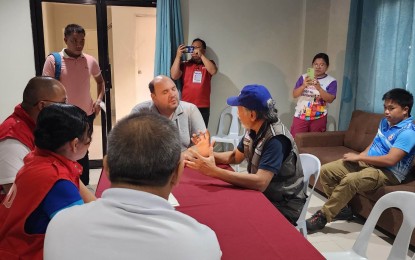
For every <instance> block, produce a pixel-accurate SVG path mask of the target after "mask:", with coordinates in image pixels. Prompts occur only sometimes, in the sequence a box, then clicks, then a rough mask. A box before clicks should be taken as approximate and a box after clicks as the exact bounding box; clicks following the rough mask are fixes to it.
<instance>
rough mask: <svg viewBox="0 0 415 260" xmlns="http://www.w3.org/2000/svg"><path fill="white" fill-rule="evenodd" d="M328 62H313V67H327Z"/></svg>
mask: <svg viewBox="0 0 415 260" xmlns="http://www.w3.org/2000/svg"><path fill="white" fill-rule="evenodd" d="M326 66H327V64H326V63H313V67H317V68H318V67H320V68H324V67H326Z"/></svg>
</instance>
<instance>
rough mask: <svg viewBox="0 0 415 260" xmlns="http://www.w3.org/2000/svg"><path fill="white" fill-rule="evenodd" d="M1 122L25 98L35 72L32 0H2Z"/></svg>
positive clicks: (0, 7)
mask: <svg viewBox="0 0 415 260" xmlns="http://www.w3.org/2000/svg"><path fill="white" fill-rule="evenodd" d="M0 34H1V35H2V37H1V39H2V40H1V41H0V49H1V51H0V78H1V83H0V122H2V121H3V120H4V119H6V117H7V116H8V115H10V114H11V113H12V112H13V108H14V107H15V106H16V104H18V103H20V102H21V101H22V96H23V89H24V88H25V86H26V84H27V82H28V81H29V79H30V78H32V77H33V76H34V75H35V61H34V56H33V38H32V27H31V21H30V8H29V1H0Z"/></svg>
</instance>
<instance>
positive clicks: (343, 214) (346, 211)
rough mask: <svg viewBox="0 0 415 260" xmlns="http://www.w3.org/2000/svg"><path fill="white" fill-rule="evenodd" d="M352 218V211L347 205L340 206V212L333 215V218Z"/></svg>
mask: <svg viewBox="0 0 415 260" xmlns="http://www.w3.org/2000/svg"><path fill="white" fill-rule="evenodd" d="M352 219H353V212H352V209H351V208H349V207H348V206H346V207H344V208H342V209H341V210H340V212H339V213H338V214H337V215H336V216H335V217H334V219H333V221H334V220H352Z"/></svg>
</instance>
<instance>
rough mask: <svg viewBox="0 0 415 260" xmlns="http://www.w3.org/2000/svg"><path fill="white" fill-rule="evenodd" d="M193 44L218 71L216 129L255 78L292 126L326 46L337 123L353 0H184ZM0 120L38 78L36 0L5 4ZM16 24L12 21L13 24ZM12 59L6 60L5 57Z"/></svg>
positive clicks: (0, 28) (1, 9)
mask: <svg viewBox="0 0 415 260" xmlns="http://www.w3.org/2000/svg"><path fill="white" fill-rule="evenodd" d="M181 4H182V16H183V29H184V35H185V41H186V43H190V41H191V40H192V39H193V38H196V37H200V38H202V39H204V40H206V42H207V45H208V50H207V55H208V57H210V58H211V59H213V60H215V62H216V63H217V65H218V67H219V72H218V74H217V75H215V76H214V77H213V80H212V96H211V100H212V111H211V120H210V124H209V129H210V131H211V132H212V133H216V130H217V124H218V118H219V114H220V111H221V110H222V109H223V108H224V107H225V106H226V98H227V97H228V96H231V95H237V94H238V93H239V91H240V89H241V88H242V87H243V86H244V85H246V84H250V83H258V84H264V85H265V86H267V87H268V88H269V89H270V92H271V94H272V96H273V97H274V99H275V100H276V101H277V108H278V109H279V111H280V113H279V114H280V117H281V119H282V121H283V122H284V123H285V124H286V125H287V126H290V125H291V120H292V115H293V109H294V102H295V100H293V99H292V97H291V96H292V95H291V93H292V88H293V86H294V84H295V81H296V80H297V78H298V76H299V75H300V74H301V73H303V72H304V71H305V69H306V68H307V67H308V66H309V64H310V63H311V59H312V57H313V56H314V55H315V54H316V53H317V52H320V51H323V52H327V53H328V54H329V56H330V59H331V61H330V63H331V64H330V68H329V73H330V74H331V75H332V76H334V77H335V78H337V79H338V81H339V86H340V88H339V90H338V98H337V100H335V101H334V103H333V104H332V106H331V107H330V111H329V114H330V115H332V116H333V118H334V120H335V121H337V117H338V111H339V107H340V96H341V83H342V78H343V66H344V52H345V45H346V37H347V25H348V14H349V5H350V0H331V1H328V0H278V1H276V0H257V1H251V0H227V1H222V0H210V1H205V0H181ZM0 21H1V22H2V23H1V24H0V32H1V33H2V35H4V36H5V38H3V39H7V40H3V41H1V42H0V48H2V50H3V51H2V52H1V65H0V73H1V74H0V75H2V79H3V81H2V83H1V84H0V88H1V89H0V91H1V92H0V93H2V94H1V95H0V105H1V113H0V120H4V119H5V117H6V116H7V115H9V114H10V113H11V111H12V109H13V107H14V105H15V104H17V103H19V102H20V101H21V96H22V91H23V89H24V87H25V85H26V83H27V81H28V80H29V79H30V78H31V77H32V76H34V74H35V69H34V58H33V44H32V42H33V41H32V32H31V21H30V10H29V1H1V2H0ZM11 24H12V25H13V26H10V25H11ZM5 61H7V62H5Z"/></svg>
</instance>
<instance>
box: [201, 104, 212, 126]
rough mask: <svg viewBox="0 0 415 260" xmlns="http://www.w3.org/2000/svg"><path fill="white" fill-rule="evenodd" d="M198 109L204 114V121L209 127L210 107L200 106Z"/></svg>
mask: <svg viewBox="0 0 415 260" xmlns="http://www.w3.org/2000/svg"><path fill="white" fill-rule="evenodd" d="M198 109H199V111H200V113H201V114H202V117H203V121H204V122H205V126H206V128H207V127H208V123H209V116H210V107H198Z"/></svg>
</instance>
